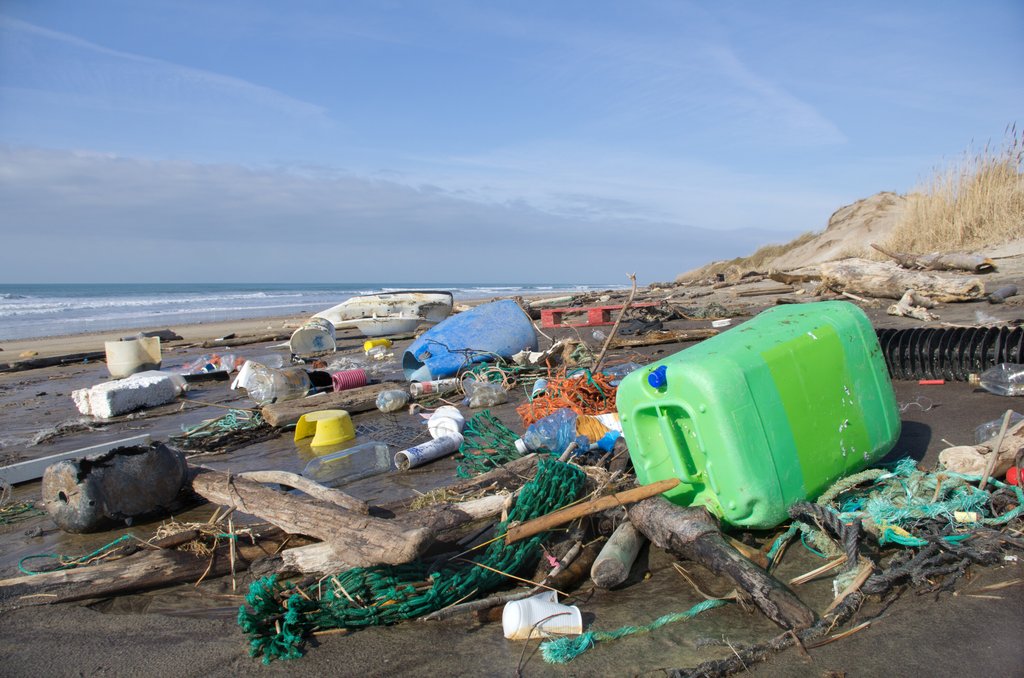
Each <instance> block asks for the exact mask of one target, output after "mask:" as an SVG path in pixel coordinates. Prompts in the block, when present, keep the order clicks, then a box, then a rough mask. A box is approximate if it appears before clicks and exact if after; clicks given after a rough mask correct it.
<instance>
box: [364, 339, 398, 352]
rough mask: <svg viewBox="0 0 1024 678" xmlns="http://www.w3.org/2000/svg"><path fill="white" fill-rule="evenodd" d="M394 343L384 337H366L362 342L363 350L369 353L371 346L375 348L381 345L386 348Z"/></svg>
mask: <svg viewBox="0 0 1024 678" xmlns="http://www.w3.org/2000/svg"><path fill="white" fill-rule="evenodd" d="M394 344H395V342H393V341H391V340H390V339H386V338H378V339H367V340H366V341H364V342H363V351H365V352H366V353H369V352H370V350H371V349H373V348H375V347H377V346H381V347H383V348H385V349H387V348H391V347H392V346H394Z"/></svg>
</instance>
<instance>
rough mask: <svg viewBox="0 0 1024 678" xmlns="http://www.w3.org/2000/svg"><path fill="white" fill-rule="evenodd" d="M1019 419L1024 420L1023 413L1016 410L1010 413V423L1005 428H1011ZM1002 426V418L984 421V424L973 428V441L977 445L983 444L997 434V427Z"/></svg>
mask: <svg viewBox="0 0 1024 678" xmlns="http://www.w3.org/2000/svg"><path fill="white" fill-rule="evenodd" d="M1021 421H1024V415H1021V414H1020V413H1018V412H1013V413H1012V414H1010V423H1009V424H1008V425H1007V430H1009V429H1011V428H1013V427H1014V426H1016V425H1017V424H1019V423H1020V422H1021ZM1002 427H1003V418H1002V417H998V418H997V419H993V420H992V421H986V422H985V423H984V424H982V425H981V426H979V427H978V428H976V429H974V442H975V443H977V444H978V445H984V444H985V443H987V442H988V441H990V440H992V439H993V438H995V437H996V436H997V435H999V429H1001V428H1002Z"/></svg>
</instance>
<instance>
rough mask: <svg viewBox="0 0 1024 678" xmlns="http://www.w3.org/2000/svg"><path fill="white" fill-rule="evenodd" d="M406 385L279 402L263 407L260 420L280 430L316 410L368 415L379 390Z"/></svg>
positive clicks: (397, 384)
mask: <svg viewBox="0 0 1024 678" xmlns="http://www.w3.org/2000/svg"><path fill="white" fill-rule="evenodd" d="M405 388H407V386H406V385H405V384H401V383H399V382H384V383H382V384H370V385H369V386H360V387H359V388H352V389H349V390H347V391H339V392H337V393H326V394H323V395H317V396H312V397H309V398H300V399H298V400H286V401H285V402H282V403H274V404H272V405H266V406H264V407H263V409H262V410H261V413H262V415H263V420H264V421H266V422H267V423H268V424H270V425H271V426H274V427H277V428H280V427H282V426H290V425H291V424H294V423H296V422H297V421H298V420H299V417H301V416H302V415H304V414H308V413H310V412H316V411H317V410H345V411H346V412H348V413H349V414H356V413H359V412H369V411H370V410H373V409H376V408H377V396H378V395H380V393H381V391H388V390H391V389H405Z"/></svg>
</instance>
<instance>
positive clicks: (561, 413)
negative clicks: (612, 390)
mask: <svg viewBox="0 0 1024 678" xmlns="http://www.w3.org/2000/svg"><path fill="white" fill-rule="evenodd" d="M574 440H575V441H576V442H577V444H578V445H580V446H581V447H582V449H584V450H586V449H589V447H590V442H589V441H588V440H587V438H586V436H581V435H578V434H577V433H576V413H575V412H573V411H572V410H570V409H568V408H566V407H563V408H562V409H560V410H556V411H555V412H553V413H552V414H549V415H548V416H546V417H544V418H543V419H540V420H538V421H536V422H534V423H533V424H532V425H531V426H530V427H529V428H528V429H526V432H525V433H523V437H522V438H520V439H519V440H517V441H516V449H517V450H519V452H520V453H521V454H528V453H529V452H536V451H538V450H548V451H549V452H551V453H552V454H555V455H560V454H562V452H565V448H567V447H569V443H571V442H573V441H574Z"/></svg>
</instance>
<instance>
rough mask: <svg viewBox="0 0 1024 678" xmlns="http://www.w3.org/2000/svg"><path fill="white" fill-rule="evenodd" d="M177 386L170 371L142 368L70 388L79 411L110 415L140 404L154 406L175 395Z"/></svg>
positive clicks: (176, 395) (169, 400)
mask: <svg viewBox="0 0 1024 678" xmlns="http://www.w3.org/2000/svg"><path fill="white" fill-rule="evenodd" d="M178 393H180V388H179V386H178V384H176V383H175V381H174V379H173V378H172V377H171V375H168V374H162V373H160V372H142V373H139V374H133V375H132V376H130V377H127V378H125V379H118V380H116V381H108V382H105V383H103V384H97V385H95V386H93V387H91V388H83V389H79V390H77V391H72V392H71V398H72V399H73V400H74V401H75V407H77V408H78V411H79V412H81V413H82V414H89V415H92V416H94V417H99V418H101V419H109V418H110V417H115V416H117V415H119V414H124V413H125V412H131V411H132V410H137V409H140V408H143V407H156V406H157V405H164V404H166V403H169V402H171V401H172V400H174V399H175V398H177V397H178Z"/></svg>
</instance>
